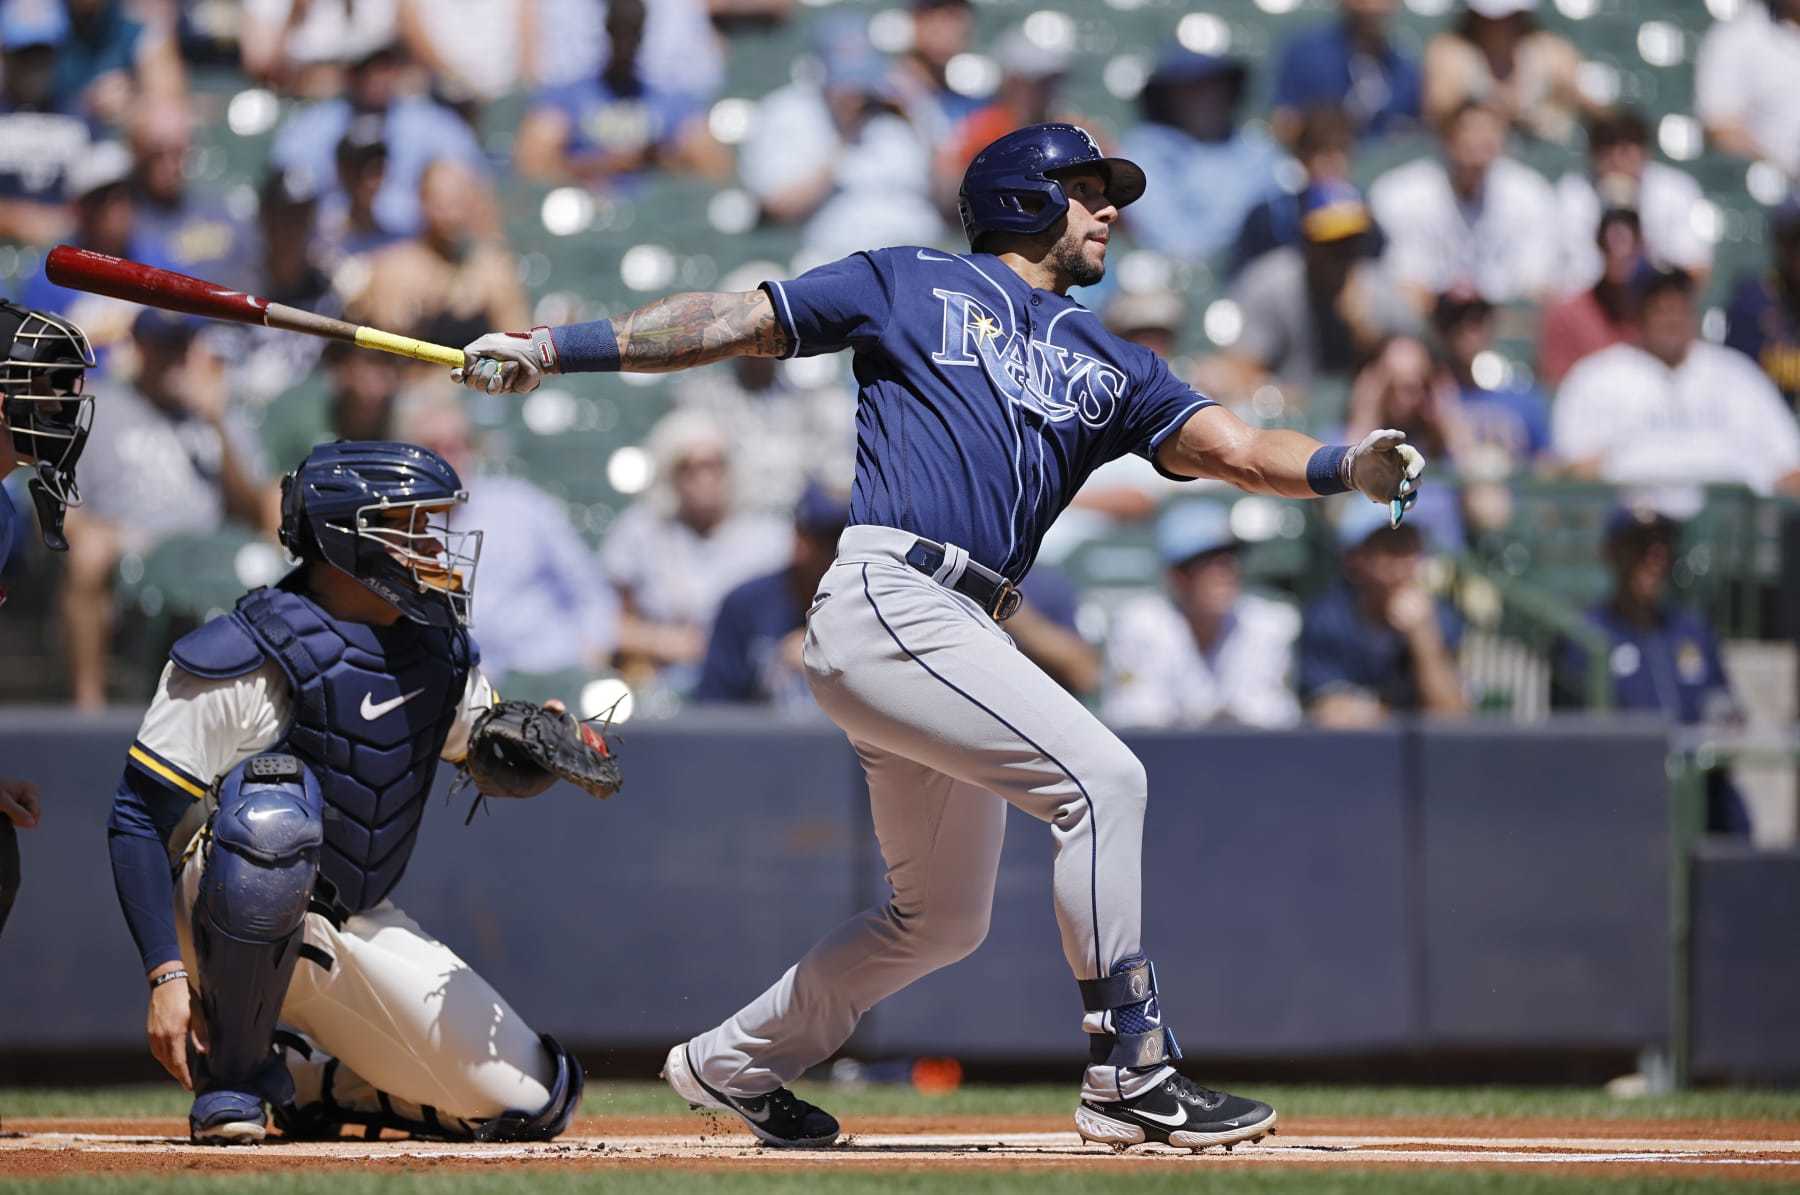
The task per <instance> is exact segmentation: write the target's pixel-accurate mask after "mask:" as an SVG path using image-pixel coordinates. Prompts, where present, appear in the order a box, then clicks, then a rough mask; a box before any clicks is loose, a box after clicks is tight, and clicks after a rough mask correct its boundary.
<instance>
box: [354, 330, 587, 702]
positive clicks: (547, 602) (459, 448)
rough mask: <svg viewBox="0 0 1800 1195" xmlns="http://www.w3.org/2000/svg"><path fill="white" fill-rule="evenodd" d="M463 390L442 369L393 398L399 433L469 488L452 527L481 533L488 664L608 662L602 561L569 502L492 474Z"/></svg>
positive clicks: (540, 666)
mask: <svg viewBox="0 0 1800 1195" xmlns="http://www.w3.org/2000/svg"><path fill="white" fill-rule="evenodd" d="M362 355H363V356H376V355H378V354H373V353H364V354H362ZM461 393H462V392H461V391H460V390H458V389H457V388H455V387H454V386H452V385H450V383H448V382H446V381H444V380H443V379H442V378H441V377H439V378H435V379H433V380H432V381H430V382H427V383H425V384H423V385H421V386H419V387H416V388H414V389H412V390H408V391H407V392H406V393H404V394H403V395H401V397H400V399H399V401H398V402H397V403H396V404H395V406H394V419H393V437H394V438H395V439H398V440H404V441H406V442H407V443H409V444H419V445H422V446H424V447H426V448H429V449H431V450H432V451H434V452H437V453H438V454H440V455H441V456H442V457H443V458H444V459H445V460H447V461H449V462H450V464H451V467H452V468H454V469H455V470H456V473H457V476H459V477H461V478H462V479H463V484H464V485H465V486H466V487H467V488H468V491H469V500H468V502H467V503H464V504H463V505H461V506H458V507H457V508H456V509H455V510H453V511H452V512H451V515H450V527H451V530H453V531H457V530H469V529H480V530H481V531H482V538H481V578H480V582H479V583H478V584H477V585H476V587H475V591H474V620H473V621H474V624H475V625H476V626H478V627H480V628H481V668H482V671H483V672H485V673H486V674H487V676H488V678H489V679H490V680H492V681H494V683H495V684H502V683H504V680H505V678H506V677H507V675H509V674H512V673H540V674H541V673H550V672H562V671H565V670H569V669H583V670H586V671H589V672H600V671H603V670H605V668H606V666H607V660H608V658H609V657H610V656H611V655H612V651H613V645H614V636H615V634H616V633H617V630H618V605H617V603H616V601H615V600H614V597H613V594H612V591H611V590H610V589H608V588H607V585H606V582H605V579H604V578H603V577H602V576H601V574H600V562H599V560H598V559H596V558H595V556H594V553H593V550H592V549H591V548H589V547H588V545H587V542H586V541H585V540H583V539H582V538H581V533H580V532H578V531H576V530H575V527H574V525H573V524H572V523H570V522H569V516H568V514H567V513H566V512H565V511H564V509H563V506H562V503H560V502H558V501H557V500H556V499H555V498H552V497H551V496H550V495H549V494H547V493H545V492H544V491H543V490H541V489H539V488H538V487H537V486H536V485H533V484H532V483H531V482H530V481H527V480H526V479H524V478H522V477H499V476H494V475H491V474H488V473H485V472H483V470H482V460H481V453H480V451H479V445H478V443H477V441H476V440H475V438H474V436H473V435H472V432H471V428H470V426H469V415H468V407H467V404H466V403H464V402H463V400H462V397H461Z"/></svg>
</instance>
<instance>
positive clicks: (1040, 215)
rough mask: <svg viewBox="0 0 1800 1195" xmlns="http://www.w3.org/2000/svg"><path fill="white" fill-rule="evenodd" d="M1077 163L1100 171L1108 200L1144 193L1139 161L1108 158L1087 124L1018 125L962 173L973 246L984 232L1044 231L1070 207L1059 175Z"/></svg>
mask: <svg viewBox="0 0 1800 1195" xmlns="http://www.w3.org/2000/svg"><path fill="white" fill-rule="evenodd" d="M1077 168H1080V169H1087V170H1097V171H1099V172H1100V175H1101V177H1102V178H1104V179H1105V181H1106V198H1107V202H1109V203H1111V204H1112V205H1113V206H1114V207H1124V206H1125V205H1126V204H1128V203H1131V202H1132V201H1134V200H1136V199H1137V198H1138V197H1139V196H1140V195H1142V194H1143V193H1144V172H1143V170H1142V169H1141V168H1140V167H1139V166H1138V165H1137V163H1135V162H1128V161H1126V160H1125V159H1124V158H1109V157H1107V156H1106V155H1105V154H1103V153H1101V152H1100V146H1099V145H1098V144H1097V143H1096V142H1095V141H1094V138H1093V136H1092V135H1091V134H1090V133H1089V132H1088V131H1087V130H1086V129H1084V128H1081V127H1079V126H1077V125H1072V124H1034V125H1027V126H1026V127H1025V128H1022V129H1017V130H1015V131H1013V132H1011V133H1008V134H1007V135H1006V136H1004V137H1002V138H1000V140H998V141H996V142H994V143H993V144H992V145H990V146H988V147H987V148H986V149H984V150H982V151H981V152H980V153H978V154H976V155H975V160H974V161H973V162H970V163H969V168H968V170H966V171H964V173H963V181H962V190H961V191H960V192H959V193H958V194H957V197H956V208H957V211H958V213H959V214H960V215H961V216H962V225H963V232H965V233H967V234H968V237H969V244H970V246H973V245H974V244H975V241H976V238H977V237H979V236H980V235H981V234H982V233H984V232H1018V233H1025V234H1030V233H1034V232H1042V231H1044V229H1046V228H1049V227H1050V226H1051V225H1052V224H1054V223H1056V222H1057V221H1058V220H1060V219H1062V217H1063V214H1064V213H1065V212H1067V211H1068V210H1069V197H1068V196H1067V195H1065V194H1063V189H1062V184H1061V183H1060V182H1058V181H1057V178H1058V176H1060V175H1062V174H1065V173H1067V172H1069V171H1071V170H1075V169H1077Z"/></svg>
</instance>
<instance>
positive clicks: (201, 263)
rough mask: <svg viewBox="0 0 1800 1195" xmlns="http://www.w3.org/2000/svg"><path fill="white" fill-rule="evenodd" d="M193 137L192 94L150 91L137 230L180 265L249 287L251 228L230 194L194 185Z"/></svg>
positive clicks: (139, 108)
mask: <svg viewBox="0 0 1800 1195" xmlns="http://www.w3.org/2000/svg"><path fill="white" fill-rule="evenodd" d="M193 140H194V130H193V118H192V117H191V116H190V115H189V113H188V105H187V101H186V100H184V99H179V98H172V97H150V96H146V97H144V98H143V99H141V100H139V101H138V102H137V103H136V105H135V106H134V107H133V109H132V112H131V132H130V145H131V158H132V176H131V191H132V199H133V201H134V204H135V219H134V228H135V231H136V233H137V235H138V237H139V238H140V239H141V240H142V241H143V242H144V243H146V244H149V245H153V246H155V250H154V251H155V253H156V254H157V255H158V256H159V257H161V258H162V259H163V260H165V261H168V262H170V263H172V264H173V266H174V268H175V269H177V270H180V271H182V272H183V273H187V274H197V275H200V276H202V277H205V278H208V279H211V280H214V281H221V282H228V283H235V284H237V285H238V286H241V287H245V288H248V287H250V286H251V285H252V283H253V282H254V279H253V278H252V277H251V276H250V274H249V270H250V268H251V262H250V254H251V250H252V244H251V242H252V237H251V235H250V227H249V225H248V224H247V223H246V222H245V221H244V220H241V219H239V218H238V217H237V216H234V215H233V214H232V213H231V209H230V207H229V206H228V205H227V204H226V202H225V197H224V196H223V195H219V194H217V193H214V192H210V191H202V190H200V189H198V188H195V187H192V186H190V185H189V184H188V155H189V153H190V151H191V150H192V149H193ZM258 293H261V292H258Z"/></svg>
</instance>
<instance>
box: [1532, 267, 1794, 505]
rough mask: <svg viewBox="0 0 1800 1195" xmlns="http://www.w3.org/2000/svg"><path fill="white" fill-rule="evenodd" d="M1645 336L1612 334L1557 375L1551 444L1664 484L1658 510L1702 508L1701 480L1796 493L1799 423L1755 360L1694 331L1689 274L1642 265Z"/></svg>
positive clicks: (1624, 476) (1578, 464) (1583, 470)
mask: <svg viewBox="0 0 1800 1195" xmlns="http://www.w3.org/2000/svg"><path fill="white" fill-rule="evenodd" d="M1638 309H1639V313H1640V315H1639V320H1640V326H1641V327H1642V329H1643V332H1642V344H1641V347H1640V346H1639V345H1636V344H1616V345H1614V346H1613V347H1611V348H1609V349H1602V350H1601V351H1600V352H1598V353H1595V354H1594V355H1593V356H1591V357H1588V358H1587V359H1586V360H1584V361H1582V362H1581V363H1580V364H1579V365H1577V366H1576V367H1575V368H1574V369H1573V370H1571V371H1570V372H1569V376H1568V377H1567V378H1565V379H1564V380H1563V384H1562V389H1561V390H1560V391H1559V392H1558V394H1557V398H1556V408H1555V410H1554V411H1553V412H1552V424H1551V439H1552V443H1553V444H1554V446H1555V448H1556V454H1557V455H1558V456H1560V457H1561V458H1562V459H1563V460H1565V461H1567V462H1569V465H1570V467H1571V469H1572V470H1573V471H1574V472H1575V474H1576V475H1577V476H1580V477H1591V478H1599V479H1601V480H1604V481H1611V482H1615V483H1618V484H1621V485H1641V486H1662V487H1669V488H1667V489H1665V490H1663V491H1662V492H1660V493H1658V494H1657V495H1656V505H1657V506H1658V507H1659V508H1661V509H1662V510H1663V511H1664V512H1665V513H1668V514H1671V515H1675V516H1676V517H1686V516H1687V515H1689V514H1691V513H1693V511H1694V510H1696V509H1697V508H1698V505H1699V502H1700V498H1701V495H1700V494H1699V492H1698V490H1697V489H1695V488H1694V487H1697V486H1699V485H1701V484H1704V483H1708V482H1719V483H1732V482H1735V483H1738V484H1741V485H1746V486H1749V487H1750V488H1751V489H1752V490H1755V491H1756V492H1757V493H1760V494H1768V493H1776V492H1779V493H1784V494H1795V495H1800V428H1796V426H1795V422H1794V415H1793V412H1792V411H1790V410H1788V408H1787V406H1786V404H1784V403H1783V402H1782V401H1781V395H1780V393H1779V392H1778V391H1777V390H1776V389H1775V386H1774V384H1773V383H1772V382H1770V381H1769V379H1768V378H1767V377H1766V376H1765V375H1764V374H1763V373H1762V371H1761V370H1759V369H1757V367H1756V363H1755V362H1753V361H1751V360H1750V359H1749V358H1748V357H1746V356H1744V355H1743V354H1742V353H1740V352H1738V351H1737V350H1736V349H1728V348H1726V347H1725V346H1723V345H1718V344H1711V343H1709V342H1707V341H1705V340H1702V339H1700V338H1699V336H1698V335H1697V333H1696V320H1695V314H1694V283H1693V280H1692V279H1691V278H1689V277H1688V276H1687V275H1685V274H1682V273H1680V272H1679V271H1665V272H1656V271H1650V272H1647V274H1646V277H1645V279H1644V281H1643V282H1642V284H1641V285H1640V289H1639V291H1638Z"/></svg>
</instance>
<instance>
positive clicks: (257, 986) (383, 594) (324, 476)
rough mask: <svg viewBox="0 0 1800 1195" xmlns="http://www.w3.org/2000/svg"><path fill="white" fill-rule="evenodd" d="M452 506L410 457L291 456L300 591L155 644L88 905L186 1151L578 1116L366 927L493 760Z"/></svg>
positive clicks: (535, 1067) (541, 1060)
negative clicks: (126, 965)
mask: <svg viewBox="0 0 1800 1195" xmlns="http://www.w3.org/2000/svg"><path fill="white" fill-rule="evenodd" d="M466 499H467V492H466V491H464V490H463V488H462V483H461V481H460V480H459V479H458V477H457V475H456V472H455V470H453V469H452V468H451V467H450V465H449V464H448V463H447V462H445V461H444V459H443V458H442V457H440V456H438V455H437V454H436V453H434V452H431V451H429V450H427V449H424V448H419V447H416V446H414V445H411V444H395V443H343V442H340V443H336V444H327V445H324V446H322V447H319V448H316V449H314V450H313V452H312V453H311V454H310V455H309V456H308V457H307V459H306V460H305V462H304V463H302V464H301V466H300V467H299V469H298V470H297V471H296V472H294V473H292V474H290V475H289V476H287V477H286V478H284V479H283V482H282V519H281V538H282V543H283V544H284V545H285V546H286V547H287V548H288V550H289V551H290V552H292V553H293V554H294V555H295V556H297V557H299V558H300V561H301V564H300V567H299V568H297V569H295V570H294V571H293V572H292V573H290V574H289V575H288V576H287V577H285V578H284V579H283V580H282V581H280V582H279V583H278V584H277V585H275V586H274V587H272V588H266V589H261V588H259V589H255V590H252V591H251V592H250V593H248V594H246V595H245V596H244V597H243V599H241V600H240V601H239V602H238V604H237V607H236V608H235V609H234V610H233V611H232V612H231V613H230V614H227V615H225V616H223V617H220V618H217V619H214V620H213V621H211V622H209V623H207V624H206V625H205V626H203V627H201V628H200V629H199V630H197V631H195V632H193V633H192V634H190V635H188V636H186V637H184V638H183V639H181V640H180V641H179V642H178V643H176V645H175V648H174V650H173V651H172V652H171V653H170V663H169V665H168V666H167V667H166V668H165V669H164V670H163V674H162V678H161V681H160V682H159V683H158V685H157V691H156V696H155V698H154V700H153V701H152V702H151V705H150V709H149V711H148V712H147V713H146V714H145V716H144V721H143V725H142V726H141V727H140V729H139V731H138V735H137V739H136V741H135V742H133V743H132V746H131V750H130V753H129V758H128V760H127V763H126V766H125V772H124V775H123V777H122V778H121V779H120V782H119V789H118V793H117V796H116V797H115V798H114V802H113V811H112V817H111V819H110V820H109V822H108V827H107V828H108V841H109V846H110V850H111V854H112V865H113V877H114V881H115V883H116V884H117V887H118V891H119V901H120V904H121V906H122V907H123V909H124V912H125V919H126V921H127V922H128V923H129V925H130V927H131V932H132V936H133V938H134V939H135V940H136V942H137V946H138V950H139V952H140V953H141V955H142V957H143V963H144V972H145V975H146V976H147V978H148V980H149V984H150V1009H149V1016H148V1033H149V1037H150V1046H151V1050H152V1052H153V1053H154V1054H155V1055H156V1057H157V1059H158V1061H160V1062H161V1063H162V1064H163V1066H164V1067H166V1068H167V1069H168V1071H169V1072H170V1074H172V1075H174V1076H175V1078H177V1079H178V1080H180V1081H181V1083H182V1085H183V1086H185V1087H188V1088H190V1089H192V1090H193V1091H194V1092H195V1093H196V1094H195V1099H194V1104H193V1109H192V1111H191V1112H190V1114H189V1117H188V1123H189V1129H190V1132H191V1134H192V1136H193V1138H194V1140H196V1141H200V1142H207V1143H216V1144H232V1143H238V1142H249V1141H258V1140H261V1139H262V1137H263V1135H264V1133H265V1131H266V1128H267V1115H266V1112H265V1107H264V1105H265V1104H269V1105H273V1107H274V1111H275V1119H276V1122H277V1124H278V1125H279V1126H280V1127H281V1129H282V1131H283V1132H284V1133H285V1134H286V1135H288V1136H290V1137H312V1136H336V1135H337V1134H338V1133H339V1131H340V1130H341V1129H342V1128H343V1126H345V1125H361V1126H365V1127H368V1128H395V1129H400V1130H404V1131H408V1132H412V1133H414V1134H418V1135H431V1136H439V1137H447V1138H452V1139H458V1138H460V1139H468V1138H478V1139H482V1140H515V1141H521V1140H522V1141H531V1140H547V1139H549V1138H551V1137H554V1136H556V1135H557V1134H558V1133H560V1132H562V1130H563V1129H564V1128H565V1127H566V1126H567V1125H568V1123H569V1119H570V1117H572V1116H573V1115H574V1113H575V1110H576V1108H577V1107H579V1105H580V1102H581V1091H582V1071H581V1067H580V1064H579V1063H577V1062H576V1061H575V1059H574V1058H573V1056H571V1055H570V1054H569V1053H568V1052H567V1051H565V1050H564V1049H563V1048H562V1047H561V1046H559V1045H558V1044H557V1043H556V1042H555V1041H554V1040H553V1039H552V1038H550V1037H549V1036H548V1035H542V1036H540V1035H539V1034H537V1033H535V1032H533V1031H532V1030H531V1028H530V1027H529V1026H527V1025H526V1024H525V1022H524V1021H523V1020H521V1019H520V1017H519V1015H518V1014H517V1013H515V1012H514V1011H513V1010H512V1008H511V1007H509V1006H508V1004H507V1003H506V1001H505V999H504V998H502V997H501V995H500V994H499V993H498V992H496V991H495V990H494V989H493V988H492V987H490V986H489V985H488V983H487V982H486V981H485V980H484V979H482V978H481V976H479V975H477V974H476V973H475V972H474V971H473V970H472V969H471V968H470V967H469V965H468V964H467V963H465V962H463V961H462V960H461V959H460V958H458V957H457V956H456V954H455V953H454V952H452V951H451V950H450V949H449V948H448V947H447V946H445V945H443V944H442V943H441V942H438V941H436V940H435V939H433V938H432V937H431V936H430V935H429V934H428V933H426V932H425V930H424V929H422V928H421V927H420V926H419V924H418V923H417V922H415V921H414V920H413V919H412V918H411V917H409V916H407V915H406V914H405V913H403V912H402V911H401V910H400V909H399V908H397V907H396V906H395V905H394V903H393V901H392V900H390V899H389V894H390V893H391V892H392V891H393V890H394V887H395V885H396V884H398V883H399V882H400V877H401V875H402V873H403V872H404V871H405V870H406V864H407V862H408V860H409V859H410V858H411V857H412V851H413V845H414V841H415V837H416V835H417V833H418V829H419V823H420V819H421V818H422V817H423V815H424V810H425V802H426V799H427V798H428V796H429V795H430V792H431V783H432V778H433V776H434V775H435V774H436V772H437V765H438V760H439V759H447V760H451V761H453V762H454V761H463V760H465V759H466V758H468V757H472V756H474V755H477V754H482V753H486V754H488V755H491V754H492V752H491V751H490V750H487V748H486V743H487V740H486V737H485V736H487V734H488V728H489V726H490V724H491V722H492V720H493V710H492V709H491V707H492V706H493V703H494V698H493V693H492V690H491V689H490V687H489V685H488V682H487V680H486V679H485V678H484V677H483V676H482V674H481V669H480V667H479V652H478V651H477V649H476V647H475V644H474V642H473V641H472V640H471V639H470V637H469V634H468V631H467V629H466V619H467V613H468V608H469V600H470V597H471V595H472V592H473V588H474V581H475V570H476V565H477V562H478V557H479V554H480V543H481V533H480V532H478V531H451V530H450V529H449V528H448V526H447V525H446V513H447V512H448V511H449V510H450V508H451V507H452V506H454V505H455V504H457V503H459V502H462V501H465V500H466ZM477 780H478V782H479V777H477ZM548 784H549V777H548V776H547V775H546V776H545V777H544V778H543V781H542V783H541V784H538V785H536V786H526V789H525V790H522V791H519V792H515V793H514V794H513V795H529V793H530V791H542V789H543V788H544V787H547V786H548ZM190 991H191V992H192V994H193V1000H194V1001H197V1003H198V1006H199V1007H198V1009H196V1008H195V1007H194V1006H193V1002H191V1000H190ZM278 1016H279V1019H280V1021H281V1022H282V1024H283V1027H282V1028H280V1029H279V1030H278V1029H277V1025H276V1021H277V1017H278Z"/></svg>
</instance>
